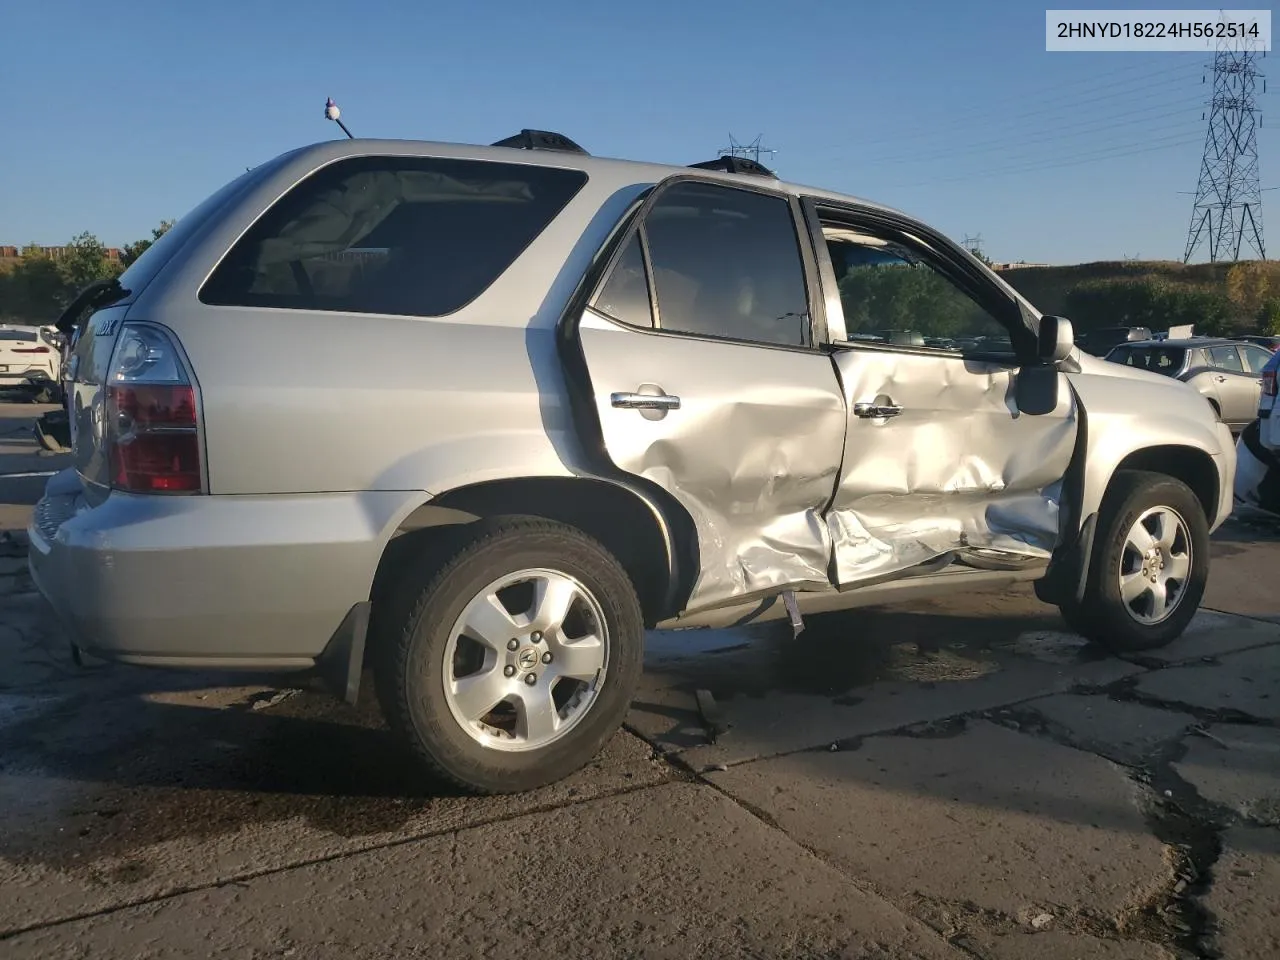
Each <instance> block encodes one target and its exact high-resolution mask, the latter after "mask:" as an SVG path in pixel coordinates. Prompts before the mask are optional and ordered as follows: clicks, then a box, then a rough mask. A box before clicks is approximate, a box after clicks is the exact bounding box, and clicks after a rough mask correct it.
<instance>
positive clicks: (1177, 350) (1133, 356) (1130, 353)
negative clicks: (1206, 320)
mask: <svg viewBox="0 0 1280 960" xmlns="http://www.w3.org/2000/svg"><path fill="white" fill-rule="evenodd" d="M1186 356H1187V351H1186V350H1184V349H1182V348H1181V347H1116V349H1115V350H1113V351H1112V352H1111V356H1110V357H1109V358H1108V359H1110V360H1113V361H1115V362H1116V363H1123V364H1125V365H1126V366H1130V367H1138V368H1139V369H1142V370H1150V371H1151V372H1152V373H1163V374H1164V375H1165V376H1169V377H1171V376H1173V375H1174V374H1175V373H1177V372H1178V371H1179V370H1181V369H1182V361H1183V360H1185V359H1186Z"/></svg>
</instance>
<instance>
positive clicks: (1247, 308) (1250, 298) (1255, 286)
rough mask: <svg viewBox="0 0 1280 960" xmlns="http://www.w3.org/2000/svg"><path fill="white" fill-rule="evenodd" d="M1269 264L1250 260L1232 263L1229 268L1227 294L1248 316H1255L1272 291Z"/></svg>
mask: <svg viewBox="0 0 1280 960" xmlns="http://www.w3.org/2000/svg"><path fill="white" fill-rule="evenodd" d="M1267 266H1268V265H1267V264H1266V263H1263V262H1261V261H1258V260H1248V261H1245V262H1243V263H1236V264H1232V266H1231V268H1230V269H1229V270H1227V281H1226V283H1227V296H1228V297H1229V298H1230V300H1231V302H1232V303H1233V304H1235V305H1236V306H1237V307H1239V308H1240V311H1241V312H1242V313H1243V314H1245V315H1246V316H1254V315H1255V314H1257V312H1258V311H1259V310H1260V309H1261V308H1262V304H1263V302H1264V301H1265V300H1266V299H1267V295H1268V294H1269V293H1270V292H1271V276H1270V271H1269V270H1268V269H1267Z"/></svg>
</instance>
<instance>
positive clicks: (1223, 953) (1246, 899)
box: [1200, 827, 1280, 960]
mask: <svg viewBox="0 0 1280 960" xmlns="http://www.w3.org/2000/svg"><path fill="white" fill-rule="evenodd" d="M1222 845H1223V849H1222V855H1221V856H1220V857H1219V858H1218V862H1217V863H1216V864H1215V865H1214V868H1213V877H1214V880H1213V886H1212V887H1210V888H1209V891H1208V893H1207V894H1205V895H1204V896H1203V897H1201V898H1200V902H1201V903H1202V904H1203V905H1204V907H1205V908H1206V909H1207V910H1209V911H1210V913H1211V914H1212V916H1213V919H1214V922H1215V924H1216V927H1217V929H1216V931H1215V932H1214V933H1213V934H1211V935H1210V936H1209V938H1208V944H1207V945H1208V946H1209V947H1211V948H1212V949H1213V950H1214V951H1215V953H1213V954H1210V955H1211V956H1218V957H1224V958H1228V960H1274V958H1275V957H1280V831H1276V830H1271V829H1264V828H1258V827H1235V828H1233V829H1231V830H1228V831H1227V832H1226V834H1225V835H1224V836H1223V844H1222Z"/></svg>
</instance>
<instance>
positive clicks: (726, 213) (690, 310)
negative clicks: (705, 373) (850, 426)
mask: <svg viewBox="0 0 1280 960" xmlns="http://www.w3.org/2000/svg"><path fill="white" fill-rule="evenodd" d="M644 230H645V235H646V237H647V239H648V243H649V257H650V261H651V264H652V267H653V279H654V288H655V291H656V293H657V301H658V326H660V327H661V328H662V329H663V330H672V331H678V332H681V333H696V334H702V335H704V336H709V337H727V338H732V339H735V340H751V341H756V342H759V343H769V344H787V345H791V346H803V345H806V344H808V343H809V342H810V335H809V306H808V295H807V292H806V288H805V282H804V267H803V265H802V263H801V260H800V246H799V241H798V240H797V238H796V230H795V222H794V218H793V217H792V215H791V207H790V205H789V204H788V203H787V201H786V200H783V199H782V198H780V197H771V196H765V195H763V194H759V193H751V192H749V191H746V190H735V189H733V188H730V187H719V186H715V185H709V184H703V183H682V184H677V185H676V186H674V187H672V188H670V189H669V190H666V191H665V192H664V193H663V194H662V196H661V197H660V198H659V199H658V201H657V202H656V203H655V204H654V206H653V208H652V209H651V210H650V211H649V213H648V215H647V216H646V218H645V224H644Z"/></svg>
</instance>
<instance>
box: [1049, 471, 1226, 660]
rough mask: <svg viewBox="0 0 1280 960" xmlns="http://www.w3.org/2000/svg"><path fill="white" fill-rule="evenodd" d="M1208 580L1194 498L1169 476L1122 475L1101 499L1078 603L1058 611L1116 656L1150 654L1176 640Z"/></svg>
mask: <svg viewBox="0 0 1280 960" xmlns="http://www.w3.org/2000/svg"><path fill="white" fill-rule="evenodd" d="M1208 579H1209V524H1208V521H1207V519H1206V518H1205V514H1204V508H1203V507H1202V506H1201V504H1200V501H1199V500H1198V499H1197V498H1196V495H1195V494H1194V493H1192V492H1191V489H1190V488H1189V487H1188V486H1187V485H1186V484H1184V483H1182V482H1181V481H1180V480H1176V479H1174V478H1173V477H1169V476H1166V475H1164V474H1159V473H1151V472H1148V471H1143V470H1125V471H1121V472H1119V473H1117V474H1116V476H1115V478H1114V480H1113V481H1112V484H1111V487H1110V488H1109V489H1108V491H1107V495H1106V496H1105V497H1104V498H1103V502H1102V509H1101V510H1100V511H1099V514H1098V532H1097V541H1096V542H1095V545H1094V548H1093V557H1092V561H1091V563H1090V571H1089V577H1088V580H1087V582H1086V587H1085V594H1084V601H1083V603H1081V604H1079V605H1075V604H1067V605H1063V606H1062V608H1061V609H1062V613H1063V616H1064V618H1065V619H1066V620H1067V622H1068V624H1070V625H1071V626H1072V627H1074V628H1075V629H1077V630H1078V631H1079V632H1080V633H1082V634H1084V635H1085V636H1086V637H1088V638H1089V639H1091V640H1094V641H1096V642H1097V643H1099V644H1101V645H1103V646H1105V647H1108V648H1109V649H1111V650H1113V651H1115V652H1117V653H1124V652H1131V651H1137V650H1151V649H1154V648H1156V647H1162V646H1164V645H1165V644H1167V643H1169V642H1170V641H1172V640H1174V639H1175V638H1177V637H1179V636H1181V634H1182V632H1183V631H1184V630H1185V629H1186V628H1187V624H1188V623H1190V622H1191V618H1192V617H1193V616H1195V613H1196V610H1197V609H1198V608H1199V605H1200V599H1201V598H1202V597H1203V596H1204V589H1205V585H1206V583H1207V582H1208Z"/></svg>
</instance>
